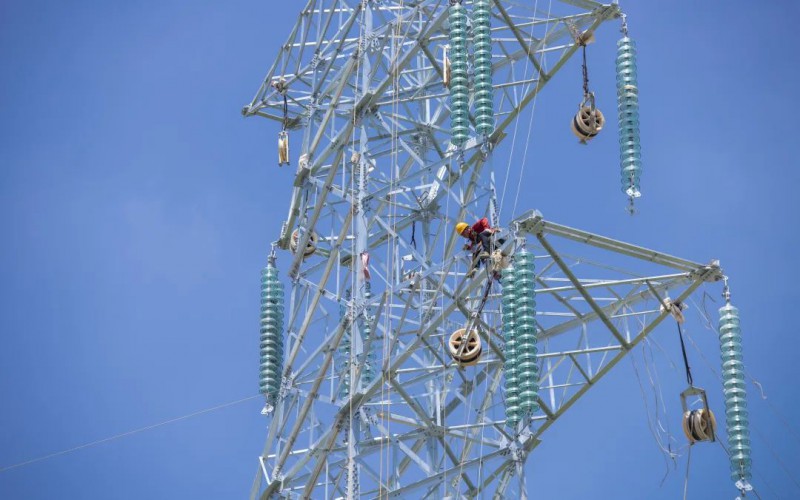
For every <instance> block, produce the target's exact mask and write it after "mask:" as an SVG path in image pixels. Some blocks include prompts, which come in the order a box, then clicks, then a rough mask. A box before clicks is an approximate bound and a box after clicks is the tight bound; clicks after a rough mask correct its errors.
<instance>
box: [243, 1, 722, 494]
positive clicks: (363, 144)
mask: <svg viewBox="0 0 800 500" xmlns="http://www.w3.org/2000/svg"><path fill="white" fill-rule="evenodd" d="M465 3H466V4H469V2H465ZM447 6H448V2H447V1H445V0H420V1H389V0H371V1H367V0H362V1H356V0H325V1H316V0H309V1H308V3H307V4H306V6H305V7H304V8H303V10H302V12H301V14H300V16H299V19H298V22H297V23H296V24H295V26H294V29H293V30H292V33H291V35H290V37H289V39H288V41H287V42H286V44H285V45H284V46H283V47H282V49H281V51H280V54H279V56H278V58H277V59H276V61H275V63H274V64H273V66H272V68H271V69H270V70H269V72H268V74H267V76H266V78H265V79H264V82H263V84H262V85H261V87H260V88H259V90H258V92H257V93H256V96H255V97H254V98H253V100H252V102H251V103H250V104H249V105H247V106H245V107H244V109H243V110H242V112H243V114H244V115H246V116H256V115H257V116H262V117H265V118H268V119H270V120H273V121H275V122H278V123H282V124H284V125H285V127H286V128H287V130H288V131H289V134H290V139H291V141H292V142H295V143H297V144H299V147H298V146H295V147H296V148H297V149H299V150H300V153H301V154H300V155H298V156H297V158H294V159H293V160H294V162H295V163H296V164H297V175H296V178H295V181H294V185H293V186H292V190H293V191H292V198H291V206H290V209H289V213H288V216H287V220H286V222H285V223H284V225H283V227H282V228H281V231H280V233H279V235H278V236H277V242H276V244H277V246H278V247H280V248H281V249H289V247H290V245H291V242H292V238H293V233H294V234H295V243H296V247H297V248H301V249H302V248H306V245H307V244H308V243H309V241H316V251H315V253H314V254H313V255H311V256H309V257H307V258H304V256H303V253H302V252H296V253H291V252H286V253H285V254H281V256H279V267H281V269H282V270H284V271H287V276H288V279H289V280H290V281H291V287H290V291H289V295H288V297H287V304H288V309H287V312H286V316H287V318H288V324H287V338H286V345H287V348H286V359H285V364H284V367H285V368H284V373H283V375H284V376H283V383H282V387H281V393H280V396H279V398H278V402H277V404H276V405H275V408H274V411H273V412H272V413H271V415H270V416H269V429H268V432H267V441H266V444H265V447H264V451H263V453H262V455H261V456H260V458H259V466H258V471H257V473H256V477H255V481H254V483H253V487H252V492H251V497H252V498H269V497H273V496H278V495H283V496H287V497H296V498H301V497H319V496H322V495H324V496H325V498H331V497H338V496H341V497H348V498H355V497H366V498H372V497H380V496H384V495H386V496H393V497H400V496H413V497H418V498H426V497H435V498H438V497H447V496H453V497H462V496H467V497H475V496H485V495H493V496H494V497H495V498H503V497H505V496H510V495H520V496H524V495H525V485H524V475H522V474H519V472H520V471H521V470H522V467H523V465H524V462H525V460H526V458H527V456H528V453H529V452H530V451H531V450H532V449H533V448H534V447H535V446H536V444H537V443H538V442H539V438H540V436H541V435H542V433H543V432H544V431H545V430H546V429H547V428H548V427H549V426H550V425H552V424H553V423H554V422H555V421H556V420H557V419H558V418H559V416H561V415H562V414H563V413H564V412H565V411H567V409H569V408H570V407H571V406H572V405H573V404H574V403H575V402H576V401H577V400H578V399H579V398H580V396H581V395H582V394H584V393H585V392H586V390H588V389H589V387H591V386H592V385H594V384H595V383H596V382H597V381H598V380H599V379H600V378H601V377H602V376H603V375H605V374H606V373H607V372H608V371H609V370H610V369H611V368H612V367H613V366H614V365H615V364H616V363H617V362H618V361H619V360H620V359H621V358H622V357H623V356H624V355H625V354H626V353H627V352H628V351H630V349H632V348H633V347H635V346H636V344H638V343H639V342H640V341H641V340H642V339H643V338H644V337H645V336H646V335H647V334H648V333H649V332H650V331H652V329H653V328H654V327H655V326H657V325H658V324H659V322H661V321H662V320H663V319H664V317H665V316H666V315H667V314H668V313H666V312H663V311H659V308H658V303H659V301H660V300H662V299H663V298H664V297H665V296H666V295H667V294H669V293H672V294H673V297H674V298H675V299H680V298H683V297H685V296H687V295H688V294H690V293H692V292H693V291H694V290H695V289H696V288H697V287H698V286H700V285H701V284H702V283H703V282H706V281H714V280H716V279H719V278H720V277H721V273H720V270H719V267H718V266H716V265H701V264H698V263H693V262H689V261H685V260H681V259H676V258H673V257H669V256H667V255H664V254H661V253H657V252H653V251H650V250H646V249H643V248H639V247H636V246H633V245H626V244H622V243H619V242H615V241H613V240H608V239H605V238H602V237H599V236H596V235H591V234H589V233H585V232H582V231H577V230H574V229H570V228H566V227H563V226H558V225H556V224H553V223H550V222H545V221H544V220H543V219H542V218H541V216H540V215H538V214H537V213H531V214H527V215H525V216H523V217H521V218H519V219H517V220H516V221H504V220H503V218H502V215H501V214H498V213H497V210H496V201H495V198H496V195H495V191H494V186H493V176H492V172H491V168H484V167H485V166H486V165H487V164H490V161H489V160H490V159H491V155H492V151H493V149H494V148H495V147H496V145H497V144H498V143H499V142H500V141H502V140H503V139H504V138H505V136H506V130H507V128H508V127H509V125H511V124H512V123H514V120H515V118H516V117H517V115H518V114H519V113H520V112H521V110H522V109H523V108H524V107H525V106H526V105H527V104H528V103H530V102H531V101H532V99H533V97H534V96H535V95H536V94H537V93H538V92H539V91H540V90H541V89H542V88H543V87H544V86H545V85H546V84H547V83H548V82H549V81H550V80H551V78H552V77H553V76H554V74H555V73H556V72H557V71H558V70H559V69H560V68H561V67H562V66H563V65H564V63H565V62H566V61H567V60H568V59H569V58H570V56H572V54H573V53H574V52H575V50H576V49H577V46H576V44H575V42H574V40H573V38H572V36H573V33H575V32H576V30H577V31H579V32H580V31H585V30H590V31H594V30H595V29H596V28H597V27H598V26H599V25H600V24H601V23H603V22H605V21H607V20H610V19H614V18H616V17H618V16H619V14H620V13H619V10H618V7H617V6H616V5H614V4H611V5H602V4H600V3H597V2H593V1H563V2H554V11H553V12H551V13H550V15H549V16H548V15H547V14H543V13H542V12H533V11H532V9H531V8H530V7H526V6H523V5H518V4H515V3H512V2H505V1H502V2H501V1H496V2H494V5H493V15H494V18H493V21H492V22H493V24H492V26H493V27H492V37H493V43H494V54H495V59H494V64H493V72H494V75H495V78H494V82H495V85H494V87H495V111H496V119H497V124H496V128H495V132H494V133H493V134H492V135H491V136H489V137H474V136H473V138H472V139H470V140H469V141H467V143H466V144H465V145H464V147H463V148H460V149H458V148H454V147H452V146H450V144H449V136H448V134H449V131H448V124H447V119H448V117H449V108H448V93H447V89H446V88H444V87H443V85H442V78H441V76H442V59H441V54H442V49H443V46H444V45H445V44H446V43H447V32H446V20H447ZM556 9H557V11H558V12H557V15H556ZM548 61H549V64H548ZM275 82H280V84H279V85H278V86H275V85H274V83H275ZM284 89H286V90H285V92H283V90H284ZM284 96H285V98H286V99H285V102H286V109H287V114H286V116H284V114H283V110H284ZM487 215H488V216H490V217H491V218H492V219H493V223H495V224H499V225H502V226H504V227H505V228H506V230H505V231H504V234H506V235H508V237H507V242H506V245H505V247H506V250H507V251H509V252H513V249H514V247H515V246H516V245H518V244H522V242H521V238H522V237H523V236H524V235H525V234H529V235H532V237H531V238H529V239H530V240H531V241H530V242H529V243H527V248H528V249H529V250H532V251H534V252H535V254H536V257H537V283H538V285H539V286H538V287H537V294H538V296H539V307H538V311H539V312H538V318H539V325H540V329H541V331H540V338H541V339H542V340H541V341H540V342H541V345H540V359H541V374H542V377H541V380H540V384H541V390H540V406H541V412H540V413H538V414H536V415H534V417H533V419H532V420H531V421H530V422H526V423H525V425H521V426H520V427H519V428H517V429H510V428H508V427H506V426H505V417H504V409H503V387H502V382H503V377H502V373H503V372H502V366H503V340H502V335H501V332H500V331H499V329H500V324H501V322H500V314H501V311H500V301H499V295H500V293H501V285H500V284H499V283H497V282H495V283H494V284H493V285H492V288H491V291H490V293H489V300H488V302H487V304H486V307H485V308H484V310H483V313H482V315H481V317H480V318H477V319H475V324H476V325H477V326H478V328H479V330H480V333H481V336H482V338H483V342H484V345H485V348H484V353H483V356H482V358H481V360H480V362H479V363H478V364H477V365H476V366H474V367H469V368H459V367H458V366H457V365H456V364H455V363H454V361H453V360H452V359H451V358H450V357H449V355H448V353H447V349H446V347H445V344H446V342H447V338H448V337H449V335H450V333H452V332H453V331H454V330H456V329H458V328H462V327H464V325H465V324H467V323H468V322H469V321H470V316H471V312H472V311H474V310H475V309H476V307H477V305H478V303H479V302H480V299H481V297H482V296H483V292H484V287H485V286H486V283H487V275H486V274H485V273H481V274H479V275H478V277H477V278H475V279H467V278H466V277H465V274H466V271H467V269H468V267H469V262H468V260H469V259H468V256H466V255H464V254H462V253H461V252H460V251H459V248H458V246H459V241H458V240H459V238H458V237H457V235H455V234H454V233H453V227H454V225H455V223H456V222H458V221H460V220H474V219H476V218H479V217H483V216H487ZM498 219H499V220H498ZM315 235H316V236H315ZM551 240H553V241H551ZM561 240H563V241H565V242H570V243H569V244H571V245H573V246H577V247H576V248H570V253H569V254H567V253H560V252H561V251H560V250H556V248H555V247H554V246H553V245H556V246H558V244H562V243H561ZM556 241H557V242H558V244H557V243H556ZM573 254H574V255H580V257H570V255H573ZM595 254H597V255H598V257H597V260H596V262H598V264H594V263H593V262H594V261H592V260H589V259H590V258H591V256H593V255H595ZM604 259H606V260H607V261H608V263H610V264H611V266H608V265H600V264H599V263H600V262H604ZM642 263H644V264H646V265H644V267H642ZM631 264H632V265H631ZM665 268H666V271H663V269H665ZM657 269H660V270H662V271H660V272H659V271H657ZM367 271H368V272H369V275H368V274H367ZM583 273H587V274H583ZM346 346H347V347H346ZM514 477H516V480H512V478H514Z"/></svg>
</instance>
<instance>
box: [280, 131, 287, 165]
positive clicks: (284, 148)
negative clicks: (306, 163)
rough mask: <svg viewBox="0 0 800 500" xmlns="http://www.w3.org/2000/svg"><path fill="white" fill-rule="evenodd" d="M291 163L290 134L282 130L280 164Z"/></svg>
mask: <svg viewBox="0 0 800 500" xmlns="http://www.w3.org/2000/svg"><path fill="white" fill-rule="evenodd" d="M288 164H289V134H287V133H286V131H282V132H281V133H280V134H279V135H278V165H288Z"/></svg>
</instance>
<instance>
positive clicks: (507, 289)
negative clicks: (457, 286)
mask: <svg viewBox="0 0 800 500" xmlns="http://www.w3.org/2000/svg"><path fill="white" fill-rule="evenodd" d="M515 277H516V270H515V269H514V268H512V267H509V268H508V269H506V270H505V271H504V272H503V299H502V305H503V338H504V340H505V346H504V348H503V354H504V355H505V358H506V360H505V363H504V364H503V372H504V375H505V378H506V425H507V426H508V427H510V428H512V429H516V427H517V424H518V423H519V421H520V416H521V414H522V409H521V408H520V406H519V376H518V374H517V322H516V316H515V314H514V313H515V310H516V302H517V290H516V287H515V283H514V279H515Z"/></svg>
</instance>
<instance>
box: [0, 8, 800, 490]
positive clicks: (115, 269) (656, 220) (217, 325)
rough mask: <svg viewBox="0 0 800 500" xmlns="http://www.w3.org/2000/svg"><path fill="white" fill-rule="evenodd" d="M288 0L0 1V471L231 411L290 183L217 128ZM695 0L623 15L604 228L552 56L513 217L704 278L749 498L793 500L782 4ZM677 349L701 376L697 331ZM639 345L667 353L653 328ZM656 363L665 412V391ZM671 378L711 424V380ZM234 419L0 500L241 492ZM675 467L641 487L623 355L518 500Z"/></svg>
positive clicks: (789, 155) (270, 136)
mask: <svg viewBox="0 0 800 500" xmlns="http://www.w3.org/2000/svg"><path fill="white" fill-rule="evenodd" d="M301 3H304V2H297V1H294V2H272V1H269V2H268V1H260V2H258V1H252V0H248V1H246V0H231V1H229V2H224V3H223V2H204V1H196V2H180V1H174V0H164V1H161V2H143V1H130V2H100V1H75V2H71V3H70V5H67V4H66V3H65V2H46V1H26V2H22V1H16V0H6V1H4V2H2V3H0V72H2V78H0V104H2V106H0V109H2V115H1V116H2V118H0V229H2V233H0V234H3V238H2V239H3V244H2V245H0V276H2V280H0V339H2V349H0V397H2V399H0V401H2V405H0V408H1V409H2V411H0V469H2V468H4V467H7V466H10V465H13V464H17V463H20V462H23V461H26V460H29V459H32V458H36V457H39V456H43V455H47V454H50V453H53V452H58V451H60V450H65V449H69V448H72V447H75V446H79V445H81V444H84V443H87V442H91V441H95V440H98V439H103V438H106V437H108V436H113V435H116V434H119V433H123V432H126V431H129V430H132V429H136V428H140V427H143V426H147V425H150V424H154V423H157V422H160V421H164V420H167V419H170V418H174V417H177V416H181V415H185V414H188V413H191V412H193V411H197V410H201V409H204V408H209V407H212V406H215V405H218V404H222V403H227V402H230V401H235V400H238V399H241V398H246V397H249V396H252V395H255V394H256V392H257V384H256V378H257V377H256V369H257V357H258V355H257V348H256V340H255V339H256V335H257V333H256V331H257V321H256V318H257V308H258V276H259V269H260V267H261V266H262V265H263V263H264V261H265V256H266V253H267V251H268V248H269V241H271V240H272V239H273V238H274V235H275V233H276V232H277V231H278V229H279V227H280V223H281V221H282V218H283V216H284V213H285V208H286V202H287V189H286V186H288V185H289V184H290V183H291V178H290V176H291V172H290V169H283V170H280V169H278V167H277V166H276V165H275V163H274V160H275V151H274V147H275V137H276V134H277V127H276V125H274V124H272V123H269V122H267V121H266V120H260V119H256V118H252V119H247V120H245V119H243V118H242V117H241V116H240V113H239V110H240V109H241V107H242V105H243V104H245V103H246V102H249V100H250V98H251V97H252V95H253V94H254V93H255V91H256V89H257V87H258V84H259V83H260V81H261V78H263V75H264V74H265V72H266V70H267V68H268V65H269V64H270V63H271V62H272V60H273V57H274V55H275V54H276V53H277V49H278V47H279V45H280V44H281V43H282V42H283V41H284V39H285V38H286V36H287V35H288V31H289V29H290V26H291V25H292V23H294V20H295V18H296V14H297V12H298V11H299V9H300V6H301ZM711 4H712V3H711V2H706V3H691V4H689V3H687V2H677V1H662V2H638V3H633V2H630V1H628V2H623V3H622V7H623V9H624V10H626V11H627V12H628V13H629V24H630V30H631V35H632V36H633V37H634V38H635V39H636V40H637V43H638V47H639V79H640V81H639V83H640V93H641V120H642V143H643V157H644V165H645V172H644V174H643V180H642V190H643V192H644V197H643V198H642V199H641V200H640V203H639V206H640V214H639V215H637V216H636V217H633V218H631V217H628V216H627V215H626V214H625V213H624V211H623V208H624V205H625V199H624V196H623V195H622V193H621V192H620V191H619V187H618V185H619V180H618V173H617V161H618V160H617V154H618V153H617V151H616V148H617V146H616V133H615V130H614V126H613V121H614V120H613V119H612V120H611V123H610V126H609V129H608V131H606V133H605V134H602V135H601V136H599V137H598V138H597V139H596V140H595V141H594V142H593V143H592V144H591V145H590V146H589V147H585V148H584V147H579V146H577V145H576V144H575V140H574V138H573V137H572V136H571V134H570V132H569V130H568V125H567V124H568V120H569V119H570V116H571V114H572V113H573V112H574V109H575V105H576V104H577V100H578V99H579V98H580V95H579V92H580V66H579V64H578V61H577V60H573V61H571V62H570V64H568V65H567V66H566V67H565V68H564V70H563V71H562V72H561V73H559V74H558V75H557V77H556V79H555V80H554V82H553V84H551V85H550V86H548V87H547V88H546V89H545V90H544V92H543V93H542V94H541V96H540V98H539V100H538V102H537V108H536V114H535V116H534V126H533V131H532V136H531V149H530V150H529V156H528V162H527V164H526V167H525V174H524V179H523V186H525V188H524V190H523V193H522V195H521V199H520V205H521V206H524V208H538V209H540V210H541V211H542V212H543V213H544V214H545V216H546V217H547V218H549V219H552V220H555V221H558V222H561V223H564V224H567V225H571V226H575V227H580V228H582V229H586V230H590V231H593V232H597V233H602V234H607V235H609V236H612V237H615V238H618V239H623V240H626V241H631V242H635V243H639V244H641V245H644V246H650V247H654V248H658V249H660V250H663V251H666V252H668V253H671V254H674V255H679V256H682V257H686V258H689V259H693V260H697V261H707V260H710V259H711V258H719V259H720V260H721V262H722V265H723V268H724V269H725V271H726V274H727V275H729V276H730V277H731V287H732V290H733V293H734V302H735V303H736V304H737V305H738V307H739V308H740V311H741V315H742V322H743V328H744V332H745V335H746V340H745V362H746V364H747V366H748V368H749V371H750V373H751V374H752V375H753V376H754V377H755V378H756V379H758V380H759V381H760V382H761V383H762V384H763V386H764V389H765V391H766V394H767V396H768V400H766V401H764V400H760V399H759V398H757V397H756V396H757V394H756V392H757V391H756V390H755V387H753V386H748V390H749V392H750V395H751V398H750V401H751V413H752V420H753V428H754V433H753V443H754V444H753V446H754V450H755V451H754V467H755V470H756V478H755V479H754V484H755V486H756V488H757V489H758V491H759V493H760V494H761V496H762V498H796V497H798V496H800V487H799V486H797V484H796V483H795V482H793V481H796V479H795V478H796V477H797V473H796V471H797V470H798V465H800V433H798V430H797V426H796V425H795V424H794V422H796V421H797V420H798V418H800V406H798V403H797V400H798V391H797V389H796V378H797V375H798V370H797V368H796V366H797V364H796V359H795V358H796V356H794V349H793V344H794V334H795V332H794V322H793V319H794V316H793V312H794V308H795V307H796V303H797V300H798V293H797V289H796V286H797V285H796V283H797V282H798V281H799V279H800V275H799V273H798V269H797V265H796V259H795V258H794V257H795V255H796V251H797V245H798V234H797V224H796V217H797V216H798V214H800V201H799V200H800V197H798V196H797V195H796V193H795V192H794V189H796V187H797V186H798V181H800V170H799V169H798V168H796V167H797V165H796V164H797V160H796V159H795V158H796V154H795V152H796V143H797V140H796V139H795V137H794V136H795V128H796V119H795V113H794V111H793V106H794V101H795V100H796V91H795V85H796V82H797V81H798V78H800V69H798V65H797V51H798V48H800V47H799V46H798V45H800V44H798V42H797V39H796V37H795V36H794V31H795V25H794V21H795V20H796V19H797V18H798V14H800V5H798V4H796V3H793V2H790V1H782V2H769V3H767V2H764V3H762V4H760V5H759V6H758V7H756V6H755V4H754V3H753V2H742V1H738V0H732V1H729V2H725V3H724V4H718V5H716V6H714V5H711ZM598 35H599V36H598V43H597V44H595V45H594V46H592V47H590V52H589V63H590V72H591V75H590V76H591V77H592V84H593V87H594V88H595V90H596V91H597V93H598V99H599V105H600V107H601V109H606V110H607V111H606V112H607V114H608V115H609V116H610V117H613V115H614V111H613V110H614V107H615V102H614V88H613V85H614V67H613V55H614V47H615V41H616V39H617V37H618V33H617V32H616V29H615V28H612V27H606V28H605V29H604V30H603V31H601V33H599V34H598ZM514 154H515V155H516V156H515V157H516V158H519V157H520V156H519V155H520V154H521V153H520V151H515V153H514ZM495 161H496V162H497V163H496V164H502V163H503V162H505V161H507V160H502V159H496V160H495ZM715 298H717V299H718V297H715ZM690 333H691V334H692V335H694V336H696V337H697V340H698V343H699V344H701V346H703V347H704V353H705V355H706V357H707V358H708V359H709V360H710V362H711V363H712V364H713V365H714V366H716V365H717V364H718V359H719V358H718V352H717V351H716V350H715V349H714V347H715V343H714V342H715V340H714V334H713V332H710V331H705V330H702V329H701V328H699V327H694V329H693V330H690ZM655 339H657V340H658V341H659V342H660V343H661V344H662V345H663V346H664V347H665V349H667V350H668V351H669V354H670V355H671V356H672V359H673V360H678V359H679V358H678V357H676V356H679V351H678V350H677V349H678V346H677V340H676V339H675V338H674V331H673V329H672V328H668V329H661V330H659V331H657V332H656V333H655ZM638 354H639V355H638V358H637V359H641V355H640V353H638ZM690 355H692V354H691V353H690ZM656 360H657V361H658V362H659V364H660V367H661V368H662V369H661V372H660V373H661V376H662V378H665V379H670V380H672V382H671V383H670V385H669V389H668V390H667V389H665V390H666V391H667V393H665V397H666V398H668V399H671V404H675V403H676V402H677V397H678V392H677V391H679V390H680V389H681V388H682V387H681V380H682V377H683V375H682V373H681V371H680V370H679V369H678V370H674V369H672V368H670V366H669V364H668V363H667V362H665V361H664V358H663V357H661V358H660V357H659V355H658V354H657V355H656ZM692 361H693V365H694V366H695V371H696V373H697V374H696V375H695V377H696V379H699V380H700V381H703V383H705V385H706V386H708V388H709V391H710V394H711V397H712V405H715V408H716V409H718V412H719V413H720V414H721V413H722V406H721V405H722V397H721V393H720V392H719V391H718V387H717V386H716V385H714V384H715V382H714V378H713V375H712V374H711V373H710V372H709V371H708V370H707V369H706V368H705V366H704V364H703V361H702V360H701V359H699V356H698V355H696V354H695V355H694V357H693V358H692ZM640 369H641V365H640ZM673 389H675V390H673ZM712 389H717V390H716V391H714V390H712ZM260 406H261V404H260V402H259V401H258V400H257V399H254V400H250V401H246V402H244V403H241V404H238V405H235V406H231V407H227V408H224V409H220V410H217V411H214V412H210V413H207V414H203V415H200V416H197V417H194V418H191V419H187V420H183V421H180V422H177V423H174V424H170V425H166V426H163V427H159V428H156V429H153V430H149V431H147V432H142V433H138V434H136V435H133V436H129V437H125V438H120V439H117V440H114V441H111V442H107V443H103V444H99V445H97V446H93V447H89V448H86V449H82V450H79V451H75V452H73V453H69V454H65V455H62V456H58V457H54V458H51V459H48V460H43V461H40V462H36V463H33V464H30V465H27V466H24V467H18V468H14V469H11V470H6V471H2V472H0V497H2V498H9V499H18V498H19V499H45V498H54V497H60V498H81V499H84V498H86V499H94V498H98V499H100V498H102V499H106V498H114V499H128V498H130V499H134V498H136V499H140V498H148V499H161V498H163V499H168V498H169V499H173V498H189V497H191V498H198V499H204V498H209V499H212V498H214V499H216V498H241V497H244V496H245V495H246V494H247V492H248V491H249V487H250V484H251V482H252V477H253V474H254V473H255V470H256V456H257V455H258V454H259V453H260V451H261V448H262V446H263V440H264V437H265V424H266V422H265V420H264V418H263V417H262V416H260V415H259V410H260ZM620 415H624V418H620ZM673 415H675V418H676V421H675V422H673V423H672V426H673V429H677V428H678V421H677V413H673ZM782 419H785V420H786V421H788V423H789V425H786V424H785V423H784V421H783V420H782ZM776 457H777V458H776ZM684 467H685V458H684V459H682V461H680V462H679V463H678V467H677V470H672V471H671V472H670V474H669V475H668V476H667V479H666V480H665V482H664V485H663V486H661V487H659V483H660V482H661V479H662V476H664V473H665V466H664V462H663V458H662V456H661V454H660V452H659V450H658V448H657V447H656V445H655V443H654V442H653V439H652V437H651V436H650V434H649V431H648V430H647V420H646V414H645V410H644V407H643V405H642V397H641V394H640V392H639V388H638V385H637V383H636V380H635V376H634V372H633V369H632V367H631V364H630V363H629V362H623V363H621V365H620V366H619V367H618V368H617V369H615V370H614V372H613V373H612V374H611V375H609V376H608V377H607V378H606V379H604V380H603V382H602V384H600V385H599V386H598V387H597V388H595V389H593V390H592V391H590V393H589V394H588V395H587V396H586V398H585V399H583V400H582V401H581V402H580V403H579V404H578V405H577V406H576V407H575V408H574V409H573V410H571V411H570V412H569V413H568V415H567V416H566V417H565V418H564V420H563V421H559V422H558V423H557V424H556V425H555V426H554V427H553V428H552V429H551V430H549V431H548V434H547V436H546V440H545V442H544V443H543V444H542V446H541V447H540V448H539V449H538V450H537V451H536V452H535V454H534V455H532V457H531V463H530V464H529V473H530V476H529V480H528V484H529V487H530V488H531V491H533V492H537V496H539V497H540V498H564V499H579V498H588V497H591V498H620V499H623V498H624V499H640V498H677V497H679V495H680V494H681V492H682V488H683V479H684ZM727 467H728V466H727V461H726V458H725V457H724V456H723V455H722V454H721V453H720V451H719V449H718V448H716V447H714V448H700V447H698V448H696V450H695V451H694V452H693V457H692V469H691V479H690V489H689V491H690V498H692V497H693V498H727V497H731V498H732V497H733V496H734V493H735V491H734V490H733V488H732V487H731V485H730V483H729V480H728V474H727ZM784 468H786V469H788V470H789V471H790V474H787V473H785V472H784V471H783V469H784ZM759 476H760V478H759Z"/></svg>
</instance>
